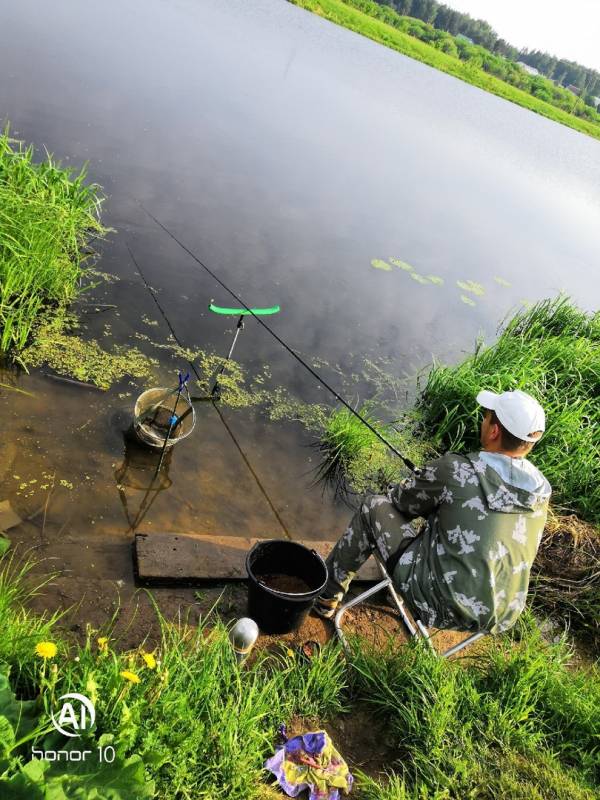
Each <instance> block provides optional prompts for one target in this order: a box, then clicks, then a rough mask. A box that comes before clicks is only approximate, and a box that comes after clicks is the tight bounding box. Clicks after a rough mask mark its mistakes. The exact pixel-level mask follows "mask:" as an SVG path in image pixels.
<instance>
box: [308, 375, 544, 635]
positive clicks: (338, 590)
mask: <svg viewBox="0 0 600 800" xmlns="http://www.w3.org/2000/svg"><path fill="white" fill-rule="evenodd" d="M477 402H478V403H479V404H480V405H481V406H483V408H484V409H485V415H484V418H483V422H482V424H481V446H482V448H483V449H482V450H481V451H480V452H478V453H469V454H468V455H466V456H463V455H458V454H457V453H446V454H445V455H444V456H442V457H441V458H438V459H436V460H434V461H431V462H430V463H428V464H427V465H425V467H423V469H421V470H418V471H417V473H415V474H414V475H412V476H410V477H409V478H407V479H406V480H404V481H402V482H401V483H399V484H397V485H395V486H390V487H389V489H388V494H387V495H367V496H366V497H364V498H363V501H362V503H361V507H360V510H359V511H357V513H356V514H355V516H354V518H353V519H352V521H351V523H350V526H349V527H348V529H347V530H346V532H345V533H344V535H343V536H342V538H341V539H340V540H339V541H338V542H337V544H336V545H335V547H334V549H333V550H332V552H331V554H330V555H329V557H328V559H327V567H328V569H329V581H328V583H327V586H326V589H325V592H324V594H323V596H322V597H320V598H319V599H318V600H317V603H316V606H315V611H316V613H317V614H319V615H320V616H323V617H326V618H331V617H333V616H334V614H335V612H336V610H337V607H338V606H339V604H340V603H341V601H342V599H343V597H344V594H345V593H346V592H347V590H348V587H349V586H350V582H351V581H352V578H353V577H354V575H355V574H356V572H357V570H358V569H359V567H360V566H361V565H362V564H363V563H364V562H365V561H366V560H367V558H368V557H369V556H370V555H371V553H372V552H374V551H375V550H377V551H378V553H379V556H380V557H381V558H382V560H383V561H384V562H385V564H386V569H387V571H388V573H389V575H390V576H391V577H392V581H393V584H394V586H395V587H396V589H397V590H399V591H400V593H401V595H402V596H403V598H404V599H405V601H406V604H407V606H408V608H409V610H410V612H411V613H412V614H413V616H414V617H416V618H417V619H420V620H421V621H422V622H423V623H425V625H428V626H435V627H436V628H452V629H455V630H465V631H479V630H481V631H488V632H490V633H497V632H500V631H504V630H506V629H507V628H510V627H511V626H512V625H514V623H515V622H516V620H517V618H518V616H519V614H520V613H521V612H522V610H523V608H524V607H525V601H526V597H527V589H528V586H529V574H530V570H531V565H532V563H533V560H534V558H535V555H536V553H537V550H538V547H539V544H540V541H541V538H542V533H543V530H544V524H545V522H546V515H547V512H548V503H549V498H550V494H551V491H552V490H551V487H550V484H549V483H548V481H547V480H546V478H545V477H544V476H543V475H542V473H541V472H540V471H539V470H538V469H537V468H536V467H534V466H533V464H531V463H530V462H529V461H527V459H526V456H527V455H528V454H529V452H530V451H531V449H532V447H533V445H534V443H535V442H536V441H538V439H539V438H540V437H541V435H542V433H543V431H544V430H545V415H544V411H543V409H542V407H541V406H540V404H539V403H538V402H537V401H536V400H534V398H533V397H531V396H530V395H528V394H525V393H524V392H522V391H519V390H517V391H514V392H504V393H503V394H499V395H498V394H495V393H494V392H490V391H481V392H479V394H478V395H477ZM417 517H425V518H426V523H425V525H424V526H423V527H422V528H421V530H417V529H416V528H415V527H414V526H413V525H412V524H411V520H414V519H415V518H417Z"/></svg>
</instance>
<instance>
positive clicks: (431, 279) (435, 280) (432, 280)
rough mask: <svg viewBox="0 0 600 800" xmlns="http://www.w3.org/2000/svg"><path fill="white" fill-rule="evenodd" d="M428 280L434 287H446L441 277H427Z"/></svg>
mask: <svg viewBox="0 0 600 800" xmlns="http://www.w3.org/2000/svg"><path fill="white" fill-rule="evenodd" d="M427 280H428V281H429V283H433V284H434V286H443V285H444V279H443V278H440V276H439V275H427Z"/></svg>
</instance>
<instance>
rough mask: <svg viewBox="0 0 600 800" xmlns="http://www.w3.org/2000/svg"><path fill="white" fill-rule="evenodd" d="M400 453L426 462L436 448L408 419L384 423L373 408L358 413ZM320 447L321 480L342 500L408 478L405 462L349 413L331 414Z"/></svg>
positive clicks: (318, 470)
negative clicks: (414, 430)
mask: <svg viewBox="0 0 600 800" xmlns="http://www.w3.org/2000/svg"><path fill="white" fill-rule="evenodd" d="M358 411H359V413H360V415H361V416H362V417H363V418H364V419H366V420H367V422H369V424H370V425H372V426H373V427H374V428H375V429H376V430H378V431H379V432H380V433H381V435H382V436H383V437H384V438H385V439H386V440H387V441H388V442H389V443H390V444H391V445H392V446H393V447H394V448H395V449H396V450H398V452H400V453H402V454H403V455H405V456H407V457H408V458H410V459H411V460H412V461H414V462H416V463H419V462H423V461H424V460H425V459H426V458H427V457H428V456H430V455H432V454H433V450H432V448H431V447H430V446H429V445H428V444H426V443H425V442H424V441H423V440H422V439H419V438H417V437H416V436H414V434H413V430H412V427H413V424H414V421H413V420H412V419H411V418H409V417H408V415H406V416H404V417H402V418H400V419H399V420H398V421H397V422H395V423H387V424H386V423H382V422H381V421H380V420H378V419H377V418H376V417H375V415H374V413H373V410H372V404H365V405H363V406H362V407H361V408H360V409H358ZM316 447H317V448H318V451H319V453H320V455H321V461H320V463H319V465H318V467H317V472H316V474H317V480H318V481H320V482H322V483H323V485H325V486H329V487H331V488H332V489H333V491H334V493H335V494H336V495H337V496H339V497H347V496H348V495H349V494H353V493H363V492H366V491H383V490H385V488H386V487H387V485H388V483H391V482H394V481H399V480H400V479H401V478H402V477H405V476H406V467H405V466H404V464H403V462H402V461H401V460H400V459H399V458H398V457H397V456H396V455H395V454H394V453H393V452H392V451H391V450H390V449H389V448H388V447H387V446H386V445H385V443H384V442H382V441H381V440H380V439H379V438H378V437H377V436H376V435H375V434H374V433H373V431H371V430H370V429H369V428H368V427H367V426H366V425H365V424H364V423H363V422H361V420H360V419H358V417H356V416H355V415H354V414H353V413H352V412H351V411H350V410H349V409H347V408H339V409H335V410H334V411H332V412H330V414H329V417H328V418H327V420H326V422H325V426H324V428H323V430H322V432H321V434H320V437H319V440H318V441H317V442H316Z"/></svg>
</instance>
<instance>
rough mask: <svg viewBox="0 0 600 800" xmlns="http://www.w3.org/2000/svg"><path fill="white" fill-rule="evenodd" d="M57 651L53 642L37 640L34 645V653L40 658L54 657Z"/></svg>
mask: <svg viewBox="0 0 600 800" xmlns="http://www.w3.org/2000/svg"><path fill="white" fill-rule="evenodd" d="M57 652H58V648H57V647H56V645H55V644H54V642H38V643H37V644H36V646H35V654H36V656H40V658H54V656H55V655H56V654H57Z"/></svg>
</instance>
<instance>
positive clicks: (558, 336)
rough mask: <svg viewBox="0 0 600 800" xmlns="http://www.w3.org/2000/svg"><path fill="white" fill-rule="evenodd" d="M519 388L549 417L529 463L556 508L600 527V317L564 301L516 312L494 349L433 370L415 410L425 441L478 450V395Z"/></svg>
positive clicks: (483, 349)
mask: <svg viewBox="0 0 600 800" xmlns="http://www.w3.org/2000/svg"><path fill="white" fill-rule="evenodd" d="M481 388H486V389H491V390H492V391H506V390H509V389H522V390H523V391H525V392H528V393H529V394H532V395H533V396H534V397H536V398H537V399H538V400H539V402H540V403H541V404H542V406H543V407H544V409H545V411H546V417H547V429H546V433H545V435H544V437H543V438H542V440H541V441H540V443H539V444H537V445H536V446H535V449H534V451H533V453H532V459H533V461H534V462H535V464H536V466H537V467H539V469H541V471H542V472H543V473H544V474H545V475H546V477H547V478H548V480H549V481H550V483H551V484H552V487H553V502H554V504H555V505H557V506H559V507H561V508H563V509H564V510H569V511H574V512H576V513H577V514H578V515H579V516H580V517H582V518H583V519H585V520H588V521H590V522H593V523H595V524H600V438H599V436H598V431H599V430H600V312H596V313H595V314H586V313H585V312H583V311H581V310H580V309H578V308H577V307H576V306H575V305H574V304H573V303H571V302H570V301H569V299H568V298H565V297H562V298H558V299H556V300H546V301H543V302H540V303H538V304H536V305H535V306H533V307H532V308H530V309H526V310H523V311H521V312H519V313H517V314H516V315H515V316H514V317H513V318H512V319H511V320H509V321H508V322H507V323H506V324H505V325H504V327H503V328H502V330H501V332H500V336H499V337H498V339H497V341H496V342H495V343H494V344H493V345H492V346H491V347H484V346H483V344H480V345H479V346H478V347H477V348H476V350H475V352H474V354H473V355H472V356H470V357H469V358H466V359H465V360H464V361H463V362H461V363H460V364H457V365H455V366H442V365H434V367H433V369H432V370H431V372H430V373H429V376H428V379H427V384H426V386H425V388H424V389H423V392H422V395H421V398H420V401H419V403H418V411H419V414H420V421H421V424H422V425H423V429H424V430H423V433H424V436H425V437H426V438H427V439H430V440H431V441H433V443H434V444H435V445H436V446H437V447H440V448H442V449H444V450H454V451H457V452H462V453H464V452H469V451H471V450H476V449H478V447H479V427H480V425H479V423H480V418H481V411H480V409H478V408H477V405H476V403H475V396H476V394H477V392H478V391H479V389H481Z"/></svg>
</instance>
